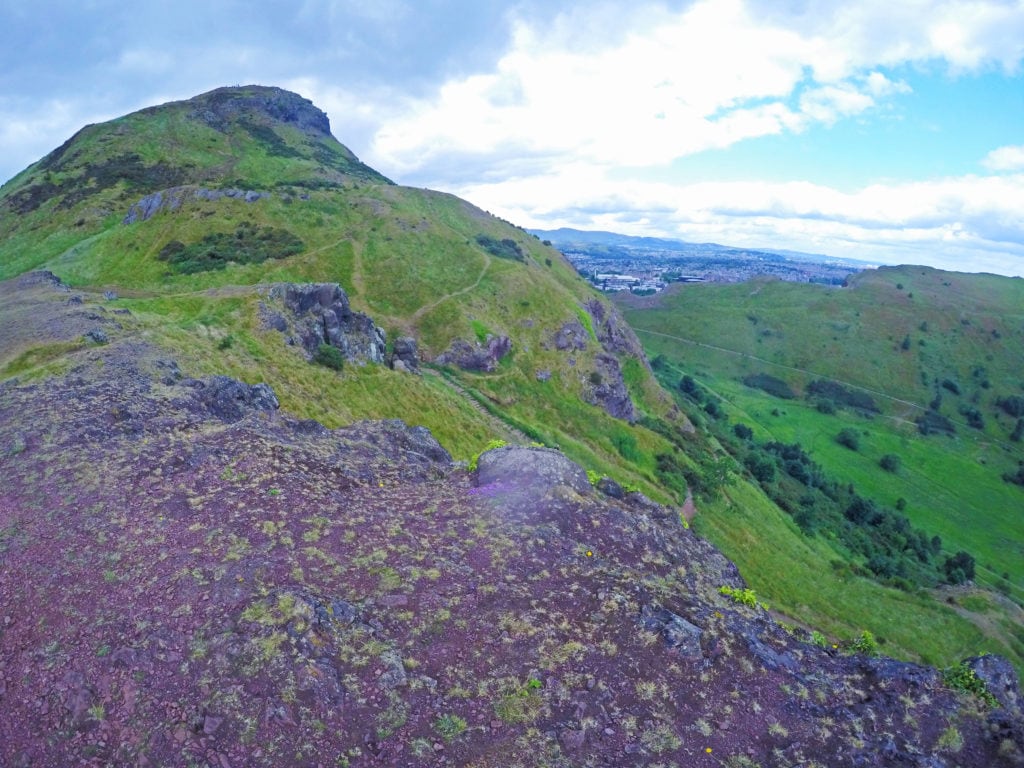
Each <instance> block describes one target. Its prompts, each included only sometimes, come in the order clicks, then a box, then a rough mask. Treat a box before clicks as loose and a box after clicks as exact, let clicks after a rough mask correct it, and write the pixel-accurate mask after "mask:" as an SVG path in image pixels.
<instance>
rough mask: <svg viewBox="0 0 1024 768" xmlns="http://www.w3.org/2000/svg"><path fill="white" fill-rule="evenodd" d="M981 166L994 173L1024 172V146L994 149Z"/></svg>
mask: <svg viewBox="0 0 1024 768" xmlns="http://www.w3.org/2000/svg"><path fill="white" fill-rule="evenodd" d="M981 164H982V165H984V166H985V167H986V168H988V169H989V170H992V171H1024V144H1018V145H1016V146H1008V147H999V148H998V149H993V150H992V151H991V152H989V153H988V154H987V155H986V156H985V159H984V160H982V161H981Z"/></svg>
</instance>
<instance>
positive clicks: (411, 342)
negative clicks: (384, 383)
mask: <svg viewBox="0 0 1024 768" xmlns="http://www.w3.org/2000/svg"><path fill="white" fill-rule="evenodd" d="M388 366H390V367H391V368H394V369H395V370H396V371H407V372H409V373H419V372H420V357H419V350H418V348H417V345H416V339H414V338H412V337H411V336H400V337H398V338H397V339H395V345H394V348H393V349H392V351H391V355H390V356H389V357H388Z"/></svg>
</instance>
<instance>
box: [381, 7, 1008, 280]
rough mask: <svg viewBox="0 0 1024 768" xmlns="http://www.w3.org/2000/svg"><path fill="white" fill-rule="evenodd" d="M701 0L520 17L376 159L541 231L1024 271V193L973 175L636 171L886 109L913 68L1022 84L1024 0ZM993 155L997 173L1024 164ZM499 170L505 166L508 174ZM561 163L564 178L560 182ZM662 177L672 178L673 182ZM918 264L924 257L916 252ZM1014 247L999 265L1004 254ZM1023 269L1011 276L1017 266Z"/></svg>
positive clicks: (421, 103)
mask: <svg viewBox="0 0 1024 768" xmlns="http://www.w3.org/2000/svg"><path fill="white" fill-rule="evenodd" d="M793 7H794V6H793V5H787V6H783V5H782V4H779V3H774V2H769V0H764V2H763V3H762V2H760V1H759V0H747V1H746V2H743V1H742V0H698V2H696V3H693V4H692V5H690V6H688V8H687V9H686V10H684V11H681V12H678V13H672V12H670V11H668V10H666V8H665V7H664V6H660V5H650V4H648V5H643V6H639V7H638V6H629V7H628V8H627V7H626V6H618V9H616V7H615V6H612V5H601V6H600V7H599V10H598V11H597V12H596V14H595V18H587V17H585V16H584V15H582V11H581V10H576V11H572V12H568V13H565V14H562V15H561V16H559V17H558V18H556V19H555V20H554V21H553V22H550V23H548V24H546V25H540V24H530V23H527V22H526V21H519V22H518V23H517V25H516V26H515V34H514V36H513V38H512V40H511V43H510V46H509V48H508V50H507V51H506V52H505V53H504V54H503V55H502V56H501V57H500V58H499V59H498V60H497V62H496V63H495V65H494V67H493V68H492V69H490V70H486V71H479V72H477V73H476V74H473V75H471V76H467V77H461V78H455V79H451V80H449V81H447V82H445V83H444V84H443V85H441V86H440V87H439V88H438V89H437V91H436V92H435V93H434V94H432V95H430V96H428V97H426V98H422V99H420V100H418V101H416V102H409V103H407V104H405V105H404V107H405V108H404V110H403V113H402V114H401V115H400V116H398V117H397V119H395V120H393V121H390V122H389V123H388V124H387V125H386V126H385V127H383V128H382V129H381V130H379V131H378V132H377V133H376V135H375V137H374V141H373V144H372V146H371V150H370V152H369V153H368V157H369V159H370V161H371V164H375V165H377V166H378V167H382V169H383V170H385V172H386V173H391V174H392V175H394V176H395V177H396V178H398V179H402V178H409V177H412V178H413V179H414V180H415V183H423V184H426V185H430V186H440V187H442V188H446V189H449V190H450V191H453V192H455V193H456V194H460V195H462V196H465V197H467V198H468V199H470V200H472V201H473V202H475V203H477V204H479V205H482V206H483V207H485V208H489V209H491V210H493V211H494V212H496V213H498V214H499V215H501V216H503V217H505V218H508V219H511V220H513V221H516V222H518V223H521V224H524V225H527V226H537V227H555V226H577V227H584V228H603V229H613V230H614V229H618V230H620V231H628V232H631V233H636V234H652V235H667V236H673V237H683V238H684V239H698V240H718V241H720V242H727V243H736V244H740V245H760V246H764V247H767V246H771V245H775V246H776V247H792V248H795V249H799V250H811V251H820V252H830V253H836V255H840V254H841V255H848V256H853V257H856V256H858V255H860V256H861V257H862V258H866V259H877V260H880V261H906V260H910V261H914V260H917V261H920V260H922V259H925V258H927V259H931V261H932V263H939V262H943V260H945V261H944V262H943V263H944V264H945V266H948V267H951V268H956V266H957V265H958V264H962V263H963V262H962V261H958V260H960V259H963V258H965V257H966V254H968V253H970V252H977V253H980V254H989V253H991V254H995V255H994V256H992V257H991V261H990V262H988V261H985V260H986V259H989V258H990V257H988V256H982V257H979V258H982V262H979V264H984V263H1000V264H1003V269H1002V270H1001V271H1012V272H1014V273H1020V272H1022V271H1024V266H1022V265H1024V225H1022V224H1021V223H1020V221H1019V213H1018V212H1019V211H1020V210H1024V181H1022V177H1020V176H1004V177H1002V178H995V177H993V178H984V177H982V178H973V177H963V178H954V179H945V180H933V181H929V182H920V183H903V184H900V183H892V184H888V185H875V186H872V187H868V188H865V189H862V190H860V191H854V192H850V191H846V192H842V191H839V190H837V189H833V188H831V187H828V186H823V185H815V184H810V183H805V182H791V183H786V184H782V183H767V182H756V181H749V182H731V183H721V184H711V183H702V184H687V183H685V182H682V181H680V182H677V183H668V182H660V183H650V182H647V181H640V180H634V179H636V177H637V174H636V173H635V170H636V169H638V168H660V169H665V168H667V167H668V166H669V165H670V164H671V163H672V161H673V160H675V159H677V158H681V157H684V156H686V155H690V154H696V153H699V152H703V151H706V150H709V149H725V148H728V147H730V146H732V145H734V144H736V143H738V142H741V141H744V140H746V139H752V138H756V137H760V136H768V135H775V134H781V133H799V132H801V131H806V130H808V129H809V128H811V127H814V126H831V125H833V124H835V123H837V122H840V121H844V120H849V119H851V118H861V117H862V116H865V115H868V114H869V113H871V112H872V111H875V110H888V108H889V106H890V104H891V103H892V102H893V100H894V99H899V97H901V96H903V95H905V94H907V93H909V92H910V91H911V89H910V86H909V85H908V84H907V83H906V82H905V81H904V80H902V79H901V78H900V77H899V76H898V72H899V71H900V68H915V69H918V70H927V71H935V70H936V69H940V70H941V69H944V70H945V71H946V73H948V74H950V75H953V76H956V75H957V74H958V73H962V72H967V71H975V72H976V71H980V70H983V69H993V68H995V69H1001V70H1003V71H1006V72H1013V71H1016V70H1017V69H1019V66H1020V62H1021V60H1022V58H1024V3H1019V2H1017V3H1005V2H998V1H993V2H982V1H981V0H967V1H958V2H954V1H953V0H937V1H933V2H926V1H925V0H908V2H901V3H893V2H891V0H884V1H883V0H864V1H863V2H857V3H847V4H843V5H837V4H834V3H814V2H812V3H806V4H800V5H799V7H800V8H801V10H799V11H792V10H780V9H783V8H793ZM1018 152H1021V154H1024V151H1022V148H1020V147H1008V148H1002V149H1000V150H996V151H995V152H993V153H991V154H990V155H989V157H988V158H987V159H986V161H985V162H986V165H987V167H989V168H992V169H1000V170H1015V169H1019V168H1020V167H1021V165H1018V163H1024V161H1022V160H1021V159H1020V158H1019V157H1018ZM483 164H490V165H492V166H494V167H500V168H501V174H500V178H498V179H497V180H494V181H492V180H491V179H490V178H489V177H486V176H485V175H484V174H483V173H482V172H481V170H480V168H481V166H482V165H483ZM552 169H555V170H552ZM659 178H662V179H664V178H670V174H669V172H667V171H662V172H661V173H660V174H659ZM915 254H916V255H915ZM1000 254H1001V255H1000ZM1006 264H1010V265H1011V266H1006Z"/></svg>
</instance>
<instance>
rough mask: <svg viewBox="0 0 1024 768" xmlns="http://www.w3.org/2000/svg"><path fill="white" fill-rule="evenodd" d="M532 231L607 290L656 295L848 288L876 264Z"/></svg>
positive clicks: (792, 253) (580, 232)
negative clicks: (746, 286)
mask: <svg viewBox="0 0 1024 768" xmlns="http://www.w3.org/2000/svg"><path fill="white" fill-rule="evenodd" d="M529 232H530V233H531V234H533V235H536V236H537V237H538V238H540V239H541V240H543V241H545V242H546V243H549V244H551V245H552V246H554V247H555V248H557V249H558V250H559V251H561V252H562V253H563V254H564V255H565V257H566V258H567V259H569V261H571V262H572V264H573V266H575V267H576V269H577V271H578V272H579V273H580V274H581V275H582V276H583V277H585V278H586V279H587V280H589V281H590V282H591V283H593V284H594V285H595V286H596V287H597V288H599V289H600V290H602V291H608V292H615V291H631V292H633V293H640V294H650V293H657V292H658V291H661V290H664V289H665V288H666V287H667V286H668V285H669V284H671V283H704V282H708V283H737V282H742V281H744V280H750V279H751V278H754V277H763V276H770V277H775V278H778V279H779V280H787V281H790V282H798V283H822V284H825V285H842V284H843V283H844V282H845V281H846V278H847V277H848V276H849V275H851V274H853V273H855V272H859V271H860V270H863V269H871V268H873V267H875V266H876V265H874V264H869V263H867V262H859V261H854V260H852V259H837V258H832V257H829V256H825V255H822V254H808V253H799V252H796V251H777V250H757V249H748V248H734V247H730V246H724V245H718V244H716V243H688V242H685V241H683V240H667V239H661V238H653V237H631V236H628V235H619V234H615V233H613V232H588V231H584V230H577V229H557V230H541V229H531V230H529Z"/></svg>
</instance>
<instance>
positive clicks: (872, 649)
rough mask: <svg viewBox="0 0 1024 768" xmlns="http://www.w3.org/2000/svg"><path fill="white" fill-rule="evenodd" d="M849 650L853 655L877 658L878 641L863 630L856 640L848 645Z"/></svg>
mask: <svg viewBox="0 0 1024 768" xmlns="http://www.w3.org/2000/svg"><path fill="white" fill-rule="evenodd" d="M850 650H851V651H853V652H854V653H863V654H864V655H865V656H877V655H878V640H876V639H875V636H874V635H873V634H872V633H871V632H869V631H868V630H866V629H865V630H864V631H863V632H861V633H860V636H859V637H857V639H856V640H854V641H853V642H852V643H850Z"/></svg>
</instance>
